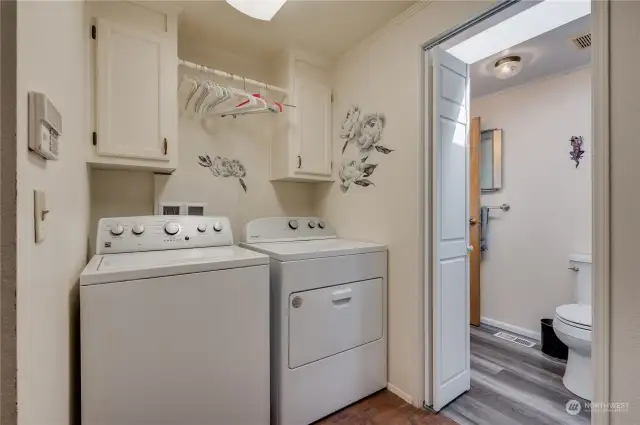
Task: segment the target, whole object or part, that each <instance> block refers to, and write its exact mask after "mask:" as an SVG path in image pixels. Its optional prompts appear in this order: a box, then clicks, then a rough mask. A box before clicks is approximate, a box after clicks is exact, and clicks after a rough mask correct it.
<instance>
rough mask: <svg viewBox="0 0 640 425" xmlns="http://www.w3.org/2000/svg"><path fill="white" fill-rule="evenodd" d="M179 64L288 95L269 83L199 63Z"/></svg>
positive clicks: (179, 61) (187, 62)
mask: <svg viewBox="0 0 640 425" xmlns="http://www.w3.org/2000/svg"><path fill="white" fill-rule="evenodd" d="M178 63H179V64H180V65H184V66H186V67H187V68H191V69H195V70H197V71H203V72H208V73H210V74H214V75H217V76H219V77H223V78H230V79H232V80H234V81H242V82H244V83H246V84H250V85H252V86H257V87H262V88H264V89H267V90H272V91H276V92H280V93H284V94H287V93H288V92H287V90H286V89H283V88H282V87H278V86H274V85H271V84H267V83H262V82H260V81H256V80H252V79H250V78H245V77H241V76H240V75H235V74H231V73H229V72H225V71H221V70H219V69H213V68H209V67H207V66H204V65H198V64H197V63H193V62H189V61H185V60H182V59H180V60H178Z"/></svg>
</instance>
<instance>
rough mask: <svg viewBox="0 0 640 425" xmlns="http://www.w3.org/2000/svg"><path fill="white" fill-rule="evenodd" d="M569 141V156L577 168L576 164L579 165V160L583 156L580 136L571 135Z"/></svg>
mask: <svg viewBox="0 0 640 425" xmlns="http://www.w3.org/2000/svg"><path fill="white" fill-rule="evenodd" d="M569 142H570V143H571V151H570V152H569V156H570V157H571V160H572V161H575V162H576V168H578V165H580V160H581V159H582V157H583V156H584V150H582V143H583V139H582V136H572V137H571V139H569Z"/></svg>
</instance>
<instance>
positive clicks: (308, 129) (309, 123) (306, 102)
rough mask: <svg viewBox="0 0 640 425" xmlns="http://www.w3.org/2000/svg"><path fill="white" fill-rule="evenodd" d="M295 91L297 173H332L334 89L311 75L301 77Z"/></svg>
mask: <svg viewBox="0 0 640 425" xmlns="http://www.w3.org/2000/svg"><path fill="white" fill-rule="evenodd" d="M296 94H297V105H296V112H297V113H298V120H297V127H298V136H299V141H300V142H299V143H300V146H299V149H300V150H299V154H298V155H299V156H298V157H297V158H296V161H297V163H296V164H295V166H296V168H295V170H296V173H302V174H318V175H331V89H330V88H329V87H328V86H326V85H324V84H322V83H321V82H319V81H314V80H313V79H311V78H298V79H297V81H296Z"/></svg>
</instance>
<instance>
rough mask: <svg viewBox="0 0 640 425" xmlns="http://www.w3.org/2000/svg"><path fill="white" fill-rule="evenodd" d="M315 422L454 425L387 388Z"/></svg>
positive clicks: (327, 424)
mask: <svg viewBox="0 0 640 425" xmlns="http://www.w3.org/2000/svg"><path fill="white" fill-rule="evenodd" d="M314 425H456V423H455V422H454V421H453V420H451V419H450V418H448V417H446V416H444V415H441V414H437V413H434V412H430V411H427V410H422V409H418V408H416V407H414V406H412V405H411V404H409V403H406V402H405V401H404V400H402V399H401V398H399V397H397V396H396V395H394V394H392V393H390V392H389V391H387V390H384V391H380V392H378V393H375V394H373V395H371V396H369V397H367V398H365V399H363V400H360V401H359V402H357V403H354V404H352V405H351V406H347V407H345V408H344V409H342V410H340V411H338V412H336V413H334V414H333V415H331V416H328V417H326V418H324V419H321V420H320V421H318V422H315V423H314Z"/></svg>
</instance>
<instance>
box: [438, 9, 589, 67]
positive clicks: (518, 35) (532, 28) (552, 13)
mask: <svg viewBox="0 0 640 425" xmlns="http://www.w3.org/2000/svg"><path fill="white" fill-rule="evenodd" d="M590 13H591V1H589V0H567V1H565V0H545V1H543V2H541V3H538V4H536V5H535V6H532V7H530V8H529V9H527V10H525V11H523V12H520V13H518V14H517V15H514V16H512V17H510V18H508V19H506V20H504V21H502V22H500V23H499V24H496V25H494V26H492V27H491V28H488V29H486V30H484V31H482V32H480V33H479V34H476V35H474V36H473V37H471V38H468V39H467V40H465V41H463V42H461V43H459V44H457V45H455V46H453V47H452V48H450V49H447V52H449V53H451V54H452V55H453V56H455V57H457V58H458V59H460V60H461V61H463V62H466V63H469V64H471V63H476V62H478V61H480V60H482V59H485V58H488V57H489V56H492V55H495V54H496V53H499V52H503V51H505V50H506V49H508V48H509V47H512V46H516V45H518V44H520V43H524V42H525V41H527V40H530V39H532V38H534V37H537V36H539V35H540V34H544V33H545V32H547V31H551V30H552V29H555V28H558V27H560V26H562V25H565V24H568V23H569V22H572V21H575V20H576V19H579V18H582V17H583V16H586V15H588V14H590Z"/></svg>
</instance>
